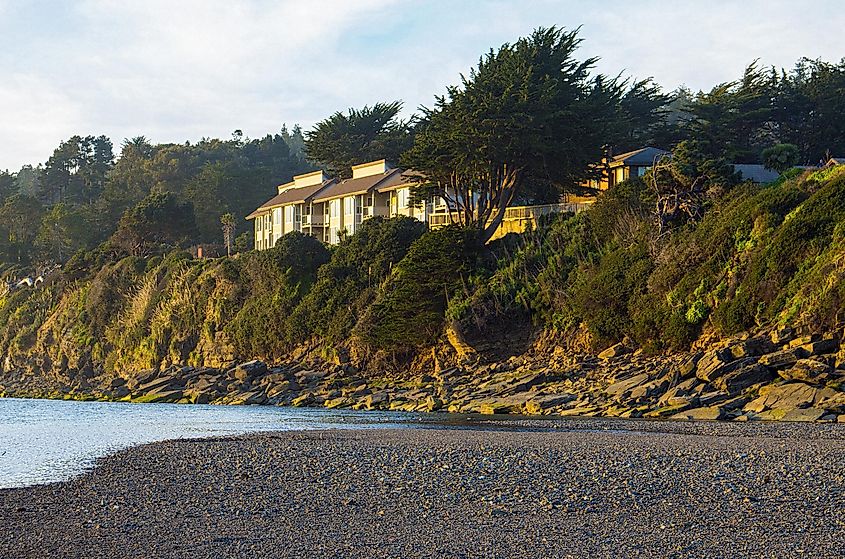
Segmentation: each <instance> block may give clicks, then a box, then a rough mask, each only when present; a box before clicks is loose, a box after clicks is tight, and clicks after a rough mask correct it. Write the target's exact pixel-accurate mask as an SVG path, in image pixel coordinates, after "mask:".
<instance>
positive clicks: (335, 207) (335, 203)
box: [329, 200, 340, 217]
mask: <svg viewBox="0 0 845 559" xmlns="http://www.w3.org/2000/svg"><path fill="white" fill-rule="evenodd" d="M329 207H330V208H331V213H332V217H339V216H340V200H332V201H330V202H329Z"/></svg>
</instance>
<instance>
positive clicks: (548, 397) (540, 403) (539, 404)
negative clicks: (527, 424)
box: [525, 394, 575, 415]
mask: <svg viewBox="0 0 845 559" xmlns="http://www.w3.org/2000/svg"><path fill="white" fill-rule="evenodd" d="M573 400H575V396H574V395H572V394H544V395H542V396H535V397H534V398H532V399H530V400H528V401H527V402H525V412H526V413H528V414H530V415H540V414H542V413H543V412H545V411H546V410H549V409H551V408H555V407H557V406H562V405H564V404H568V403H569V402H571V401H573Z"/></svg>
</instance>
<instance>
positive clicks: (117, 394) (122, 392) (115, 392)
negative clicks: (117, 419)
mask: <svg viewBox="0 0 845 559" xmlns="http://www.w3.org/2000/svg"><path fill="white" fill-rule="evenodd" d="M111 393H112V397H113V398H125V397H126V396H129V389H128V388H127V387H126V386H124V385H120V386H116V387H114V388H112V391H111Z"/></svg>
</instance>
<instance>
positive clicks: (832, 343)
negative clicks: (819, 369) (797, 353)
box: [801, 338, 839, 356]
mask: <svg viewBox="0 0 845 559" xmlns="http://www.w3.org/2000/svg"><path fill="white" fill-rule="evenodd" d="M801 349H802V350H804V351H805V352H807V355H808V356H811V355H824V354H825V353H834V352H835V351H836V350H837V349H839V342H837V341H836V340H834V339H832V338H827V339H823V340H818V341H815V342H810V343H808V344H804V345H802V346H801Z"/></svg>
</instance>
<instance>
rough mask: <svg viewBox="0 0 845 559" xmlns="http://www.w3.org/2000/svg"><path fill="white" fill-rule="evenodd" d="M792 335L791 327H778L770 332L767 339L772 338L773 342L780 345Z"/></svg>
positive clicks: (793, 333) (787, 341)
mask: <svg viewBox="0 0 845 559" xmlns="http://www.w3.org/2000/svg"><path fill="white" fill-rule="evenodd" d="M794 337H795V330H793V329H792V328H779V329H777V330H774V331H773V332H772V333H771V335H770V336H769V339H771V340H772V343H773V344H775V345H778V346H782V345H784V344H787V343H789V342H790V341H792V339H793V338H794Z"/></svg>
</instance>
